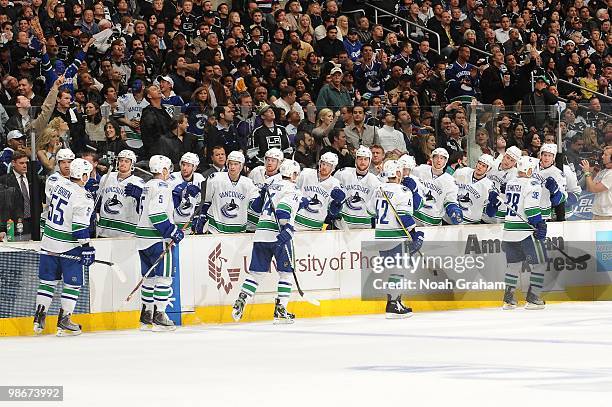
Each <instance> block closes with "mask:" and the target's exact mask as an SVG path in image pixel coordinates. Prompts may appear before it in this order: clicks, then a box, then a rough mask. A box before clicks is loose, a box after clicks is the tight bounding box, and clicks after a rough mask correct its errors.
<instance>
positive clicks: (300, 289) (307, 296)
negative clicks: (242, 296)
mask: <svg viewBox="0 0 612 407" xmlns="http://www.w3.org/2000/svg"><path fill="white" fill-rule="evenodd" d="M266 195H267V197H268V199H269V200H270V207H271V208H272V213H273V214H274V221H275V222H276V227H278V230H279V232H280V230H281V225H280V222H279V221H278V218H277V217H276V208H275V207H274V202H272V196H270V191H269V190H267V189H266ZM283 247H284V249H285V254H286V255H287V257H288V258H289V259H290V260H291V261H292V263H293V258H292V257H291V254H290V253H289V250H288V249H287V245H286V244H284V245H283ZM291 272H292V273H293V279H294V280H295V286H296V287H297V290H298V293H299V294H300V297H302V298H303V299H305V300H306V301H308V302H309V303H311V304H312V305H315V306H317V307H319V306H321V303H320V302H319V300H317V299H316V298H312V297H310V296H309V295H307V294H306V293H304V290H302V287H300V282H299V281H298V278H297V274H295V265H293V264H292V267H291Z"/></svg>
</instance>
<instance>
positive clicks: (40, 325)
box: [34, 305, 47, 335]
mask: <svg viewBox="0 0 612 407" xmlns="http://www.w3.org/2000/svg"><path fill="white" fill-rule="evenodd" d="M46 319H47V311H46V310H45V306H44V305H39V306H38V308H36V313H35V314H34V333H35V334H36V335H39V334H41V333H42V332H43V331H44V330H45V320H46Z"/></svg>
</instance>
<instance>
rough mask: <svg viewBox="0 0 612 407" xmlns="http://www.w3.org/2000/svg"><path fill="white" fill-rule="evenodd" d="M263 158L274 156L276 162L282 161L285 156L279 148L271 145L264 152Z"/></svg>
mask: <svg viewBox="0 0 612 407" xmlns="http://www.w3.org/2000/svg"><path fill="white" fill-rule="evenodd" d="M264 158H276V159H277V160H278V162H282V161H283V159H284V158H285V156H284V155H283V152H282V150H281V149H280V148H276V147H273V148H271V149H269V150H268V151H266V154H264Z"/></svg>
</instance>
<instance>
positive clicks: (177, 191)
mask: <svg viewBox="0 0 612 407" xmlns="http://www.w3.org/2000/svg"><path fill="white" fill-rule="evenodd" d="M185 188H187V183H186V182H183V183H181V184H178V185H177V186H176V187H174V189H173V190H172V203H173V204H174V209H176V208H178V207H179V206H181V202H182V201H183V191H184V190H185Z"/></svg>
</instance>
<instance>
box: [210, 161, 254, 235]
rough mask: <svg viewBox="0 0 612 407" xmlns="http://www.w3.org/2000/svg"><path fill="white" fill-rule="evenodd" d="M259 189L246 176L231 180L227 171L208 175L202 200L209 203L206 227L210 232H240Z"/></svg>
mask: <svg viewBox="0 0 612 407" xmlns="http://www.w3.org/2000/svg"><path fill="white" fill-rule="evenodd" d="M258 196H259V189H258V188H257V187H256V186H255V184H253V181H252V180H251V179H250V178H247V177H242V176H241V177H240V178H238V181H237V182H233V181H232V180H231V179H230V177H229V174H228V173H227V172H216V173H213V174H211V175H210V177H209V178H208V182H207V187H206V197H205V198H204V202H207V203H209V204H210V208H209V209H208V216H207V218H208V222H207V224H206V225H207V228H208V231H209V232H211V233H214V234H216V233H240V232H244V231H245V230H246V227H247V211H248V209H249V204H250V203H251V201H252V200H254V199H255V198H257V197H258Z"/></svg>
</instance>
